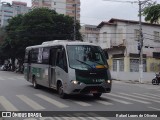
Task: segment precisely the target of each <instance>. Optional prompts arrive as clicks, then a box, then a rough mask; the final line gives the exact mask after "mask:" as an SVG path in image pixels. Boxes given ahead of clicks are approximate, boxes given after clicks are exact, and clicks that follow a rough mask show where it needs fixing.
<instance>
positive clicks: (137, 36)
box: [134, 29, 140, 41]
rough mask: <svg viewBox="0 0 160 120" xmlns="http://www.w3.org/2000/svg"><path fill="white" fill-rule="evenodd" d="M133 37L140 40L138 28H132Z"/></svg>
mask: <svg viewBox="0 0 160 120" xmlns="http://www.w3.org/2000/svg"><path fill="white" fill-rule="evenodd" d="M134 38H135V40H136V41H139V40H140V34H139V30H138V29H135V30H134Z"/></svg>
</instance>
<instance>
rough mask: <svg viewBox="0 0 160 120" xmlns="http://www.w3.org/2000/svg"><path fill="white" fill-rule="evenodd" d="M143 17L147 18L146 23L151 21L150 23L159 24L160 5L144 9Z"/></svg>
mask: <svg viewBox="0 0 160 120" xmlns="http://www.w3.org/2000/svg"><path fill="white" fill-rule="evenodd" d="M143 15H144V16H145V21H150V23H157V24H159V20H160V4H153V5H151V6H148V7H146V8H145V9H144V11H143Z"/></svg>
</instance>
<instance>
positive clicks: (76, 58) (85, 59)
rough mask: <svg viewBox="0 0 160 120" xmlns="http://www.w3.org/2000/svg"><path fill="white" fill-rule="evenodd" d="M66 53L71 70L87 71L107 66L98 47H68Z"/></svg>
mask: <svg viewBox="0 0 160 120" xmlns="http://www.w3.org/2000/svg"><path fill="white" fill-rule="evenodd" d="M67 52H68V59H69V65H70V67H71V68H74V69H79V70H89V69H94V68H105V67H106V66H107V61H106V58H105V56H104V54H103V51H102V49H101V48H100V47H98V46H90V45H68V46H67Z"/></svg>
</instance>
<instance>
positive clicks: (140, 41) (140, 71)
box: [139, 0, 151, 83]
mask: <svg viewBox="0 0 160 120" xmlns="http://www.w3.org/2000/svg"><path fill="white" fill-rule="evenodd" d="M148 1H151V0H145V1H140V0H139V48H140V49H139V54H140V57H139V82H140V83H143V32H142V5H143V4H145V3H146V2H148Z"/></svg>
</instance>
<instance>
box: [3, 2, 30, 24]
mask: <svg viewBox="0 0 160 120" xmlns="http://www.w3.org/2000/svg"><path fill="white" fill-rule="evenodd" d="M30 10H31V8H30V7H27V3H25V2H18V1H12V4H10V3H7V2H1V4H0V26H1V27H4V26H6V25H7V24H8V20H9V19H11V18H12V17H14V16H16V15H18V14H25V13H27V12H29V11H30Z"/></svg>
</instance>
